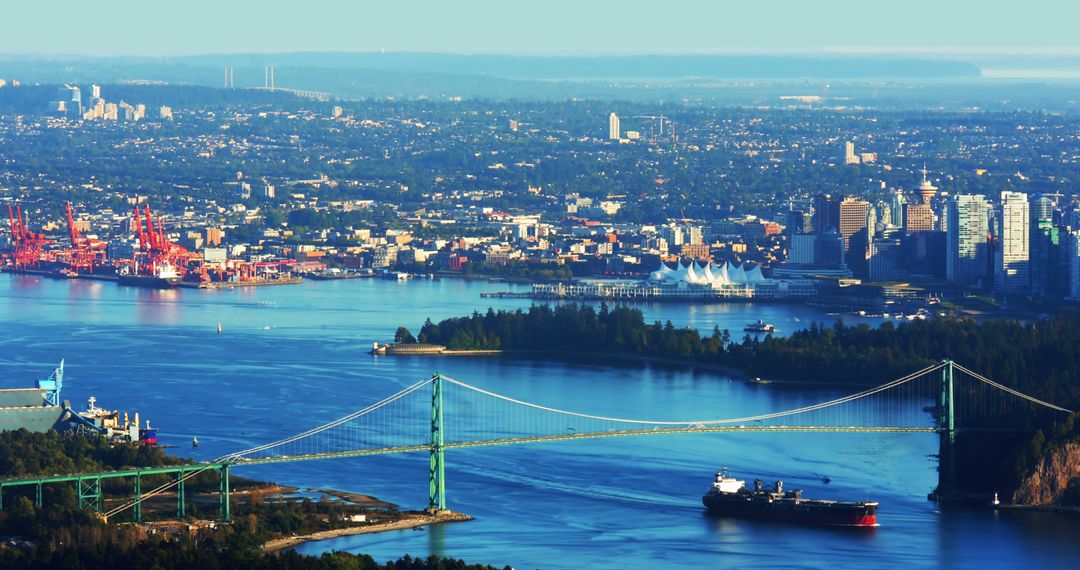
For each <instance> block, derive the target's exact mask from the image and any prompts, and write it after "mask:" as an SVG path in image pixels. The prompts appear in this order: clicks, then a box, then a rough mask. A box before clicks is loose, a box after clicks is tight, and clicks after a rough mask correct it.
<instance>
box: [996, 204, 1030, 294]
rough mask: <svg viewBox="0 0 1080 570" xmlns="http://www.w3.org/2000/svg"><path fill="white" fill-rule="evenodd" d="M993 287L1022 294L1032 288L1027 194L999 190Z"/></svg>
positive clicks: (1000, 290) (1001, 290)
mask: <svg viewBox="0 0 1080 570" xmlns="http://www.w3.org/2000/svg"><path fill="white" fill-rule="evenodd" d="M998 224H999V231H998V246H997V251H996V252H995V256H994V290H995V291H998V292H1000V293H1009V294H1017V295H1022V294H1025V293H1028V292H1029V290H1030V289H1031V253H1030V250H1029V243H1030V238H1031V234H1030V230H1029V228H1030V218H1029V217H1028V199H1027V194H1024V193H1023V192H1002V193H1001V204H1000V205H999V206H998Z"/></svg>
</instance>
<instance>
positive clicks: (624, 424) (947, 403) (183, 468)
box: [0, 360, 1072, 521]
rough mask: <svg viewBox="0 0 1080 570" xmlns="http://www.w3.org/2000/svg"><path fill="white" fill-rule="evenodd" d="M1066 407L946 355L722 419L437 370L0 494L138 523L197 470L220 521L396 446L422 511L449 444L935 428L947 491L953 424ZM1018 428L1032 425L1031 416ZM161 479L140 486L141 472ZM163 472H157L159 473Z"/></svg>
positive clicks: (436, 495)
mask: <svg viewBox="0 0 1080 570" xmlns="http://www.w3.org/2000/svg"><path fill="white" fill-rule="evenodd" d="M1068 413H1072V412H1071V410H1068V409H1066V408H1063V407H1060V406H1057V405H1055V404H1052V403H1050V402H1046V401H1043V400H1040V399H1038V398H1036V397H1034V396H1031V395H1028V394H1024V393H1022V392H1020V391H1018V390H1015V389H1013V388H1010V387H1008V386H1004V385H1002V384H999V383H997V382H994V381H993V380H991V379H989V378H987V377H985V376H982V375H980V374H978V373H976V372H973V371H971V370H969V369H967V368H964V367H963V366H960V365H959V364H956V363H954V362H952V361H949V360H946V361H943V362H940V363H937V364H934V365H932V366H928V367H926V368H924V369H922V370H918V371H916V372H913V373H911V374H908V375H906V376H903V377H900V378H897V379H895V380H892V381H890V382H886V383H884V384H882V385H880V386H876V387H874V388H870V389H867V390H863V391H860V392H857V393H853V394H849V395H846V396H843V397H839V398H835V399H832V400H829V401H825V402H820V403H817V404H812V405H807V406H801V407H797V408H792V409H786V410H779V411H769V410H761V411H755V412H754V413H748V414H746V415H742V416H739V417H730V418H720V419H709V418H705V419H689V420H686V419H663V418H656V419H640V418H619V417H614V416H610V415H599V414H592V413H585V412H580V411H571V410H563V409H558V408H554V407H550V406H546V405H543V404H539V403H533V402H528V401H525V400H522V399H517V398H513V397H510V396H507V395H503V394H499V393H496V392H493V391H489V390H486V389H483V388H480V387H477V386H473V385H470V384H467V383H465V382H463V381H460V380H456V379H453V378H449V377H446V376H442V375H440V374H438V373H436V374H433V375H432V376H431V377H430V378H426V379H424V380H421V381H419V382H416V383H414V384H412V385H410V386H407V387H405V388H403V389H401V390H399V391H398V392H396V393H394V394H391V395H390V396H387V397H386V398H384V399H382V400H379V401H378V402H375V403H373V404H371V405H369V406H367V407H365V408H363V409H360V410H358V411H356V412H353V413H351V414H348V415H346V416H344V417H341V418H338V419H336V420H334V421H331V422H329V423H326V424H323V425H320V426H318V427H315V428H312V429H310V430H307V431H305V432H303V433H299V434H296V435H293V436H290V437H287V438H283V439H280V440H277V441H273V442H269V443H266V444H264V445H259V446H256V447H252V448H250V449H245V450H241V451H237V452H234V453H230V454H227V455H224V456H221V457H219V458H217V459H215V460H213V461H209V462H205V463H193V464H185V465H175V466H164V467H154V468H132V469H125V470H118V471H104V472H95V473H72V474H61V475H52V476H47V477H24V478H11V479H0V508H3V504H4V492H5V491H6V490H9V489H17V488H25V487H33V489H34V502H35V504H36V505H37V506H39V507H41V506H42V505H43V498H42V488H43V486H45V485H49V484H71V483H74V484H75V485H76V487H77V491H78V495H77V496H78V501H79V505H80V507H84V508H88V509H92V510H95V511H97V512H99V513H102V514H103V515H104V516H105V517H106V518H110V517H115V516H117V515H119V514H121V513H123V512H126V511H130V512H131V513H132V518H133V519H134V520H136V521H141V520H142V507H143V503H144V502H145V501H146V500H148V499H150V498H152V497H156V496H159V495H162V494H170V495H171V494H173V493H175V496H176V504H177V508H176V513H177V517H179V518H182V517H184V516H185V513H186V504H187V499H186V493H185V483H186V482H188V481H189V480H190V479H192V478H193V477H196V476H199V475H200V474H203V473H207V472H216V473H217V474H218V475H219V484H220V493H219V515H220V517H221V518H222V519H223V520H229V519H230V496H229V495H230V483H229V477H230V472H231V470H232V469H234V468H239V467H246V466H254V465H266V464H273V463H285V462H297V461H317V460H330V459H340V458H346V457H363V456H371V455H386V454H399V453H427V454H428V456H429V461H428V468H429V473H428V475H429V477H428V480H429V488H428V507H429V510H431V511H433V512H439V511H443V512H445V511H447V496H446V461H445V454H446V451H447V450H451V449H462V448H473V447H486V446H498V445H522V444H528V443H542V442H557V441H574V440H585V439H598V438H614V437H640V436H658V435H664V434H710V433H712V434H723V433H743V432H879V433H936V434H938V435H939V438H940V453H939V469H938V472H939V475H938V492H947V491H949V490H955V489H956V458H955V457H956V455H955V452H956V436H957V434H958V433H959V432H962V431H969V430H970V431H1002V430H1014V431H1015V430H1018V429H1021V430H1022V429H1024V426H1019V427H1010V426H1008V425H1007V424H1005V423H1004V422H1005V421H1006V420H1008V421H1012V420H1015V419H1016V418H1017V417H1020V418H1027V419H1029V420H1034V421H1038V420H1039V419H1040V418H1041V419H1043V420H1045V419H1046V417H1044V416H1051V417H1052V418H1055V417H1058V416H1063V415H1064V414H1068ZM1028 425H1035V424H1033V423H1029V424H1028ZM160 475H167V476H168V477H166V479H167V481H166V482H165V483H163V484H160V485H158V486H157V487H154V488H152V489H150V490H144V489H143V487H142V482H143V481H142V480H143V478H144V477H150V476H160ZM108 479H130V480H132V481H133V485H132V487H131V489H132V496H131V498H130V499H129V500H125V501H122V502H121V503H120V504H118V505H116V506H114V507H112V508H109V509H108V510H105V509H104V508H103V499H104V494H103V492H102V482H103V481H105V480H108ZM158 479H159V480H160V479H161V478H160V477H159V478H158Z"/></svg>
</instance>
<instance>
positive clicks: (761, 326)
mask: <svg viewBox="0 0 1080 570" xmlns="http://www.w3.org/2000/svg"><path fill="white" fill-rule="evenodd" d="M743 330H744V331H746V332H752V333H774V332H780V329H778V328H776V327H775V326H773V324H772V323H767V322H765V321H763V320H761V319H758V320H757V321H755V322H752V323H750V324H748V325H746V326H745V327H743Z"/></svg>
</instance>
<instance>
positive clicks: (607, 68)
mask: <svg viewBox="0 0 1080 570" xmlns="http://www.w3.org/2000/svg"><path fill="white" fill-rule="evenodd" d="M4 59H6V58H4V57H3V56H0V62H2V61H4ZM19 59H20V60H22V61H24V62H29V61H35V60H36V61H38V62H42V63H44V62H48V61H49V58H34V59H31V58H25V57H24V58H19ZM56 61H65V62H69V63H82V64H93V63H98V64H124V63H129V64H157V65H170V64H176V65H190V66H221V67H224V66H226V65H229V66H238V67H239V66H264V65H287V66H291V67H330V68H343V69H367V70H372V71H376V70H378V71H394V72H410V73H439V74H453V75H481V76H488V77H500V78H506V79H544V80H553V79H554V80H558V79H573V80H610V79H624V80H625V79H653V78H664V79H677V78H687V77H709V78H721V79H804V78H805V79H870V78H875V79H887V78H894V79H902V78H964V77H978V76H979V75H980V73H981V71H980V69H979V66H977V65H975V64H974V63H969V62H965V61H956V60H943V59H933V58H915V57H910V56H885V55H882V56H864V55H857V56H852V55H735V54H717V55H700V54H687V55H675V54H673V55H596V56H544V55H496V54H475V55H470V54H446V53H419V52H415V53H414V52H392V53H378V52H359V53H349V52H296V53H277V54H212V55H196V56H182V57H169V58H138V57H113V58H57V60H56Z"/></svg>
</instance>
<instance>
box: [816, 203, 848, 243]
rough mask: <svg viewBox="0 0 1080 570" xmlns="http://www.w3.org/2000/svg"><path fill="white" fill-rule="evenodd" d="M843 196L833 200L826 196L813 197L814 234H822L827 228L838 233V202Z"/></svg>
mask: <svg viewBox="0 0 1080 570" xmlns="http://www.w3.org/2000/svg"><path fill="white" fill-rule="evenodd" d="M842 198H843V196H838V197H837V198H836V199H833V197H832V196H829V195H828V194H818V195H817V196H814V233H816V234H823V233H825V232H826V230H828V229H829V228H832V229H834V230H837V231H839V228H840V201H841V199H842Z"/></svg>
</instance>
